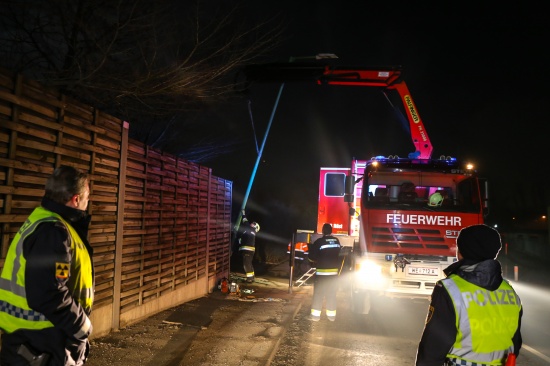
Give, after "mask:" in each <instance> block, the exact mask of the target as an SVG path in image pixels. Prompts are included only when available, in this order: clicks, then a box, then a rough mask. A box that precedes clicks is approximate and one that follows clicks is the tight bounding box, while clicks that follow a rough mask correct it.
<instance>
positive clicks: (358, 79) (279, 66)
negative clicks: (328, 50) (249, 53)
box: [245, 63, 433, 159]
mask: <svg viewBox="0 0 550 366" xmlns="http://www.w3.org/2000/svg"><path fill="white" fill-rule="evenodd" d="M401 72H402V69H401V67H399V66H390V67H387V66H385V67H343V66H334V65H319V64H317V63H316V64H309V63H301V64H300V63H286V64H285V63H275V64H258V65H250V66H248V67H247V68H246V69H245V74H246V76H247V79H248V80H249V81H261V82H281V83H286V82H294V81H312V82H316V83H317V84H319V85H342V86H372V87H382V88H384V89H385V90H395V91H396V92H397V93H398V94H399V96H400V97H401V102H402V103H403V106H404V109H405V113H406V115H407V119H408V121H409V127H410V133H411V139H412V142H413V144H414V147H415V149H416V151H415V152H414V153H413V155H414V156H413V158H415V159H430V158H431V155H432V150H433V146H432V143H431V141H430V138H429V136H428V133H427V132H426V128H425V127H424V122H422V119H421V118H420V114H419V113H418V110H417V109H416V105H415V103H414V101H413V98H412V96H411V93H410V92H409V88H408V87H407V84H406V83H405V81H403V79H402V78H401Z"/></svg>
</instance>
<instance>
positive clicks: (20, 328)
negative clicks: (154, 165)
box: [0, 166, 93, 366]
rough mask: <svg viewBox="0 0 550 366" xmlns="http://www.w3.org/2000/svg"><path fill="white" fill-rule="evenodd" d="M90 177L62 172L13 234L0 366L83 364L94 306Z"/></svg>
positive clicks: (0, 282)
mask: <svg viewBox="0 0 550 366" xmlns="http://www.w3.org/2000/svg"><path fill="white" fill-rule="evenodd" d="M89 195H90V186H89V180H88V176H87V175H86V174H85V173H81V172H79V171H77V170H76V169H75V168H72V167H69V166H60V167H59V168H57V169H56V170H55V171H54V172H53V174H52V176H50V177H49V178H48V180H47V182H46V189H45V195H44V197H43V199H42V203H41V205H40V206H39V207H37V208H36V209H35V210H34V211H33V212H32V213H31V215H30V216H29V217H28V219H27V221H26V222H25V223H24V224H23V226H22V227H21V228H20V229H19V231H18V232H17V234H16V235H15V237H14V239H13V241H12V243H11V245H10V247H9V249H8V253H7V256H6V260H5V263H4V267H3V269H2V273H1V276H0V328H1V329H2V335H1V337H2V347H1V351H0V364H1V365H2V366H7V365H29V364H31V361H33V362H34V363H32V365H51V366H53V365H55V366H57V365H65V366H68V365H83V364H84V363H85V361H86V357H87V355H88V352H89V343H88V336H89V335H90V334H91V332H92V324H91V322H90V318H89V316H90V313H91V311H92V304H93V265H92V248H91V246H90V244H89V242H88V240H87V236H88V226H89V223H90V219H91V216H90V215H88V214H87V212H86V208H87V206H88V200H89Z"/></svg>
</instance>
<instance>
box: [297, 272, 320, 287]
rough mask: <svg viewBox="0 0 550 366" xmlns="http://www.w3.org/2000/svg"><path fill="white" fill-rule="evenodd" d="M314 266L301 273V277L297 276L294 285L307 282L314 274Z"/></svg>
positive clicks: (298, 285)
mask: <svg viewBox="0 0 550 366" xmlns="http://www.w3.org/2000/svg"><path fill="white" fill-rule="evenodd" d="M315 270H316V268H313V267H312V268H310V269H309V270H308V271H307V272H306V273H304V274H303V275H302V277H300V278H298V279H297V280H296V282H295V283H294V284H295V285H296V287H300V286H302V285H303V284H305V283H306V282H307V280H309V279H310V278H311V277H312V276H313V275H314V274H315Z"/></svg>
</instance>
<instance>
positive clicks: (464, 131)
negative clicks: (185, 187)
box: [207, 1, 550, 243]
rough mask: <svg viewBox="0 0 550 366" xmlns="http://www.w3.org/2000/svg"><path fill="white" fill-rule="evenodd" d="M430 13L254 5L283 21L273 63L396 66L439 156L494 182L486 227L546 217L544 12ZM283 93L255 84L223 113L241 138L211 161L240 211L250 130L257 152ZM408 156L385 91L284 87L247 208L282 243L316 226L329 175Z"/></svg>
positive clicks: (498, 8) (443, 8)
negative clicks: (321, 57) (331, 60)
mask: <svg viewBox="0 0 550 366" xmlns="http://www.w3.org/2000/svg"><path fill="white" fill-rule="evenodd" d="M434 4H435V3H430V4H428V3H426V4H424V3H418V2H369V1H367V2H351V1H348V2H346V1H344V2H328V1H316V2H309V1H277V2H274V1H263V2H261V3H257V4H252V3H251V4H250V8H248V10H249V11H250V12H251V14H255V15H256V16H257V17H258V18H261V17H268V16H280V17H281V19H283V21H284V23H285V26H286V30H285V33H284V39H283V40H282V41H281V45H280V46H279V47H278V48H277V49H276V50H274V51H273V52H272V53H271V54H270V55H267V56H266V57H265V61H266V62H287V61H288V60H289V58H290V57H305V56H313V55H316V54H318V53H334V54H336V55H337V56H338V57H339V59H338V61H337V62H338V63H339V64H341V65H346V66H374V65H401V66H402V67H403V68H404V79H405V81H406V83H407V85H408V87H409V89H410V92H411V95H412V97H413V98H414V101H415V103H416V105H417V108H418V111H419V113H420V116H421V117H422V119H423V121H424V124H425V126H426V129H427V132H428V134H429V136H430V139H431V141H432V144H433V146H434V151H433V154H432V156H433V157H438V156H440V155H442V154H443V155H451V156H454V157H457V158H459V159H461V160H468V161H472V162H473V163H474V164H475V165H476V167H477V169H478V172H479V173H480V175H481V176H484V177H487V178H488V179H489V180H490V190H491V192H490V193H491V215H490V216H489V218H488V223H490V224H491V225H493V224H497V225H499V227H501V228H511V227H512V226H513V224H515V223H517V222H519V221H522V222H525V223H530V222H535V221H537V220H538V221H540V220H541V215H543V214H546V209H547V206H548V197H549V184H548V183H547V180H546V178H545V177H547V176H548V175H549V167H548V163H547V162H546V159H545V156H546V155H547V152H548V148H547V147H546V146H547V145H546V143H547V139H548V131H549V129H548V122H549V121H548V115H547V113H546V112H547V100H548V96H549V95H548V94H549V91H548V88H547V85H548V81H549V73H548V61H549V58H548V56H547V51H546V50H545V48H546V47H545V45H546V44H547V42H548V36H549V35H550V32H549V30H550V27H549V25H548V20H547V19H548V14H547V12H545V11H543V10H542V8H540V5H539V4H537V3H535V2H522V3H521V4H519V3H518V4H512V5H506V6H505V5H503V4H502V3H493V2H483V3H480V4H476V5H473V6H466V5H464V3H452V4H451V3H439V4H435V6H434ZM278 89H279V84H274V83H272V84H253V85H252V86H251V88H250V89H249V90H248V94H245V95H243V96H242V99H240V100H234V101H233V102H232V103H231V105H228V106H225V107H224V108H221V107H220V111H219V112H218V113H219V114H220V115H223V117H221V118H228V119H231V121H232V122H231V123H235V126H237V128H238V129H239V131H240V133H242V134H243V136H244V137H245V142H244V143H243V144H242V145H240V147H239V149H237V150H235V151H233V152H232V153H230V154H227V155H225V157H223V158H221V159H218V160H217V161H215V162H211V163H208V164H207V165H210V166H212V167H213V169H214V174H216V175H218V176H222V177H224V178H227V179H230V180H232V181H233V182H234V205H235V207H234V210H235V211H236V212H238V209H239V208H240V206H241V204H242V199H243V195H244V194H245V192H246V188H247V185H248V184H249V181H250V177H251V174H252V171H253V167H254V164H255V161H256V157H257V153H256V147H255V142H254V132H255V133H256V136H257V139H258V144H261V141H262V139H263V137H264V133H265V130H266V126H267V124H268V121H269V117H270V114H271V112H272V108H273V105H274V103H275V100H276V95H277V91H278ZM249 106H250V110H251V115H250V114H249V109H248V108H249ZM214 114H216V112H214ZM251 117H252V118H251ZM253 125H254V129H255V130H254V129H253ZM412 151H414V147H413V145H412V143H411V140H410V134H409V132H408V125H403V123H402V121H401V120H400V119H399V118H398V117H397V116H396V114H395V112H394V110H393V109H392V107H391V106H390V105H389V103H388V102H387V100H386V99H385V98H384V96H383V95H382V94H381V92H380V91H379V90H376V88H369V87H341V86H318V85H315V84H308V83H292V84H290V83H287V84H285V87H284V91H283V93H282V97H281V100H280V102H279V105H278V108H277V110H276V114H275V118H274V120H273V125H272V127H271V130H270V133H269V136H268V138H267V142H266V145H265V150H264V152H263V155H262V162H261V164H260V166H259V169H258V171H257V174H256V176H255V180H254V183H253V186H252V190H251V193H250V197H249V200H248V203H247V213H248V215H249V216H250V217H251V218H253V219H256V220H258V221H259V222H260V224H261V227H262V231H261V233H260V234H262V235H259V238H263V239H264V240H274V241H278V242H281V243H287V242H288V240H289V238H290V237H291V235H292V232H293V230H295V229H314V228H315V225H316V204H317V197H318V178H319V168H320V167H323V166H325V167H326V166H344V167H348V166H350V163H351V159H352V158H353V157H355V158H358V159H368V158H370V157H372V156H375V155H390V154H397V155H399V156H402V157H405V156H407V154H408V153H409V152H412Z"/></svg>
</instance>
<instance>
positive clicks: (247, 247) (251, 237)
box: [239, 211, 260, 283]
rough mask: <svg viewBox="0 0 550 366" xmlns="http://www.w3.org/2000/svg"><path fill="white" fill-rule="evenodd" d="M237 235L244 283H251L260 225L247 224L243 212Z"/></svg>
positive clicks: (253, 275)
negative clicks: (244, 277)
mask: <svg viewBox="0 0 550 366" xmlns="http://www.w3.org/2000/svg"><path fill="white" fill-rule="evenodd" d="M239 229H240V231H239V232H240V234H239V252H240V253H241V255H242V258H243V269H244V273H245V276H246V282H247V283H252V282H254V279H255V274H254V266H253V264H252V261H253V260H254V253H255V252H256V233H257V232H258V231H260V224H258V223H257V222H249V221H248V219H247V218H246V215H245V213H244V211H243V218H242V223H241V226H240V228H239Z"/></svg>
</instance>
